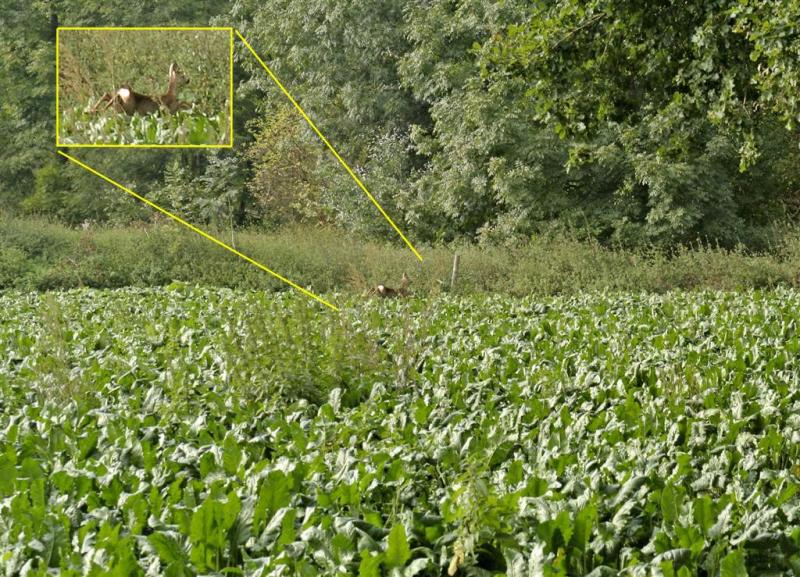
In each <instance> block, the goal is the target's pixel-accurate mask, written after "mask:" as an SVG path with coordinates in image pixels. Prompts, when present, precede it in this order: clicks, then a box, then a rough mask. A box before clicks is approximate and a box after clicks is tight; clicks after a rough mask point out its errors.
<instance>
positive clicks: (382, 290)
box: [370, 273, 408, 298]
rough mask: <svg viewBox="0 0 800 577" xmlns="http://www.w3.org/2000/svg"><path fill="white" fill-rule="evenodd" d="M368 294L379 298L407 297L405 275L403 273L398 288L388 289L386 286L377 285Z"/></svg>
mask: <svg viewBox="0 0 800 577" xmlns="http://www.w3.org/2000/svg"><path fill="white" fill-rule="evenodd" d="M370 294H374V295H377V296H379V297H381V298H396V297H404V296H407V295H408V276H406V273H403V277H402V278H401V279H400V286H399V287H397V288H396V289H395V288H391V287H388V286H386V285H382V284H379V285H378V286H376V287H375V288H374V289H372V290H371V291H370Z"/></svg>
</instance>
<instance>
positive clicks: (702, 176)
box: [0, 0, 800, 250]
mask: <svg viewBox="0 0 800 577" xmlns="http://www.w3.org/2000/svg"><path fill="white" fill-rule="evenodd" d="M151 4H152V3H149V2H136V1H134V2H124V3H123V2H117V1H115V2H87V3H81V4H80V5H78V4H77V3H69V2H52V3H49V4H47V5H45V4H43V3H40V2H33V3H21V2H12V3H11V5H10V6H9V9H8V10H7V11H6V12H5V13H4V16H3V18H4V22H3V23H4V27H3V29H2V32H0V34H2V36H0V51H2V54H3V55H4V58H3V59H2V63H3V64H2V67H3V72H4V74H3V75H2V76H0V78H1V79H0V88H2V93H3V94H4V102H3V107H2V110H1V111H0V123H2V126H0V128H2V130H0V135H2V136H0V138H3V139H5V140H3V141H2V144H3V146H0V182H2V183H3V184H2V185H0V186H3V187H5V188H4V189H3V196H2V199H0V202H1V203H2V207H3V208H5V209H12V210H20V209H21V208H22V209H25V208H27V209H28V210H32V207H35V209H36V210H35V211H36V212H37V213H46V214H48V215H51V216H57V217H59V218H64V219H66V220H68V221H69V222H75V221H78V222H80V221H81V220H83V219H84V218H91V219H93V220H98V221H106V222H119V221H123V222H124V221H125V220H126V218H127V219H128V220H136V219H138V218H141V214H142V213H141V211H139V209H138V208H134V209H129V210H127V211H126V210H124V209H121V207H120V203H119V196H120V194H119V193H118V192H116V191H115V192H114V193H113V194H109V193H108V191H109V190H110V189H109V188H107V186H106V185H105V184H103V183H102V182H98V181H97V180H96V179H94V180H93V179H91V178H89V179H87V178H86V175H81V176H78V175H76V174H75V173H74V172H72V171H70V172H69V173H68V174H66V175H65V176H64V178H63V180H61V181H60V183H61V185H63V188H62V189H61V190H58V191H56V190H51V189H48V192H47V193H46V194H45V193H43V192H42V188H41V187H39V188H38V189H37V187H36V177H35V174H36V171H37V170H39V169H42V167H44V166H46V165H48V164H49V163H50V162H51V161H52V159H51V158H50V153H47V152H46V150H47V148H46V147H45V148H42V143H44V142H52V135H53V120H54V118H53V104H54V103H53V97H54V94H53V80H54V78H53V74H52V57H53V52H54V46H53V41H54V35H53V24H54V23H57V22H60V23H62V24H82V25H92V24H95V25H99V24H103V25H109V24H116V25H124V24H128V25H130V24H136V25H147V24H160V25H167V24H183V25H185V24H190V23H195V24H201V23H202V24H233V25H234V26H236V27H237V28H238V29H240V30H241V31H242V33H243V34H244V35H245V36H246V37H247V38H249V40H250V41H251V42H252V44H253V46H254V47H255V48H256V50H258V51H259V52H260V53H261V54H262V55H263V56H264V57H265V58H266V60H267V62H268V63H269V65H270V66H271V67H272V68H274V70H275V72H276V73H277V74H278V76H279V77H280V78H281V80H283V82H284V83H285V85H286V87H287V88H288V89H289V90H290V91H291V92H292V93H293V94H294V95H295V96H296V97H297V99H298V100H299V101H300V103H301V104H302V105H303V106H304V107H305V108H306V110H307V111H308V112H309V114H310V115H311V117H312V118H313V119H314V120H315V121H316V122H317V124H318V125H319V127H320V128H321V129H322V131H323V132H324V133H325V134H327V135H328V136H329V137H330V140H331V142H332V143H333V144H334V145H335V146H336V148H337V149H338V150H339V151H340V152H341V153H342V155H343V156H344V158H345V159H346V160H347V161H348V162H349V163H350V164H351V165H352V167H353V169H354V170H355V171H356V172H357V173H358V174H359V175H361V176H362V177H363V180H364V181H365V182H366V184H367V186H368V187H369V188H370V189H371V191H372V192H373V194H374V195H375V196H376V197H377V198H378V200H379V201H380V202H381V203H382V204H383V206H384V207H385V208H386V209H387V211H388V212H389V213H390V215H392V217H393V218H394V219H395V220H396V221H397V223H398V224H399V225H400V227H401V228H402V229H403V230H404V231H405V232H407V233H408V235H409V237H410V238H411V239H412V240H414V241H416V242H417V243H419V242H430V243H436V242H441V241H445V242H447V241H451V240H459V241H461V240H468V241H473V240H478V241H481V242H484V243H488V244H501V245H504V244H511V243H514V242H518V241H523V242H524V241H525V240H526V239H529V238H530V237H531V236H532V235H540V234H551V233H553V232H554V231H556V232H557V231H565V230H566V231H570V234H575V235H578V236H579V237H581V238H585V239H594V240H599V241H600V242H601V243H603V244H605V245H614V246H626V247H639V248H645V249H649V248H650V247H658V248H660V249H667V250H673V249H675V248H676V247H677V246H679V245H687V244H689V243H692V242H694V241H695V240H696V239H701V240H702V241H703V242H704V243H711V244H713V245H717V244H719V245H721V246H725V247H728V248H731V247H735V246H738V245H739V244H743V245H745V246H747V247H748V248H750V249H757V250H763V249H765V248H768V247H769V245H770V242H771V241H772V240H773V238H771V237H770V234H771V232H772V231H773V230H774V227H775V225H776V224H777V225H783V224H785V223H787V222H790V221H792V220H793V219H795V218H796V216H797V215H798V210H799V209H798V206H800V201H799V200H798V190H800V176H798V174H799V173H798V169H797V167H798V166H800V146H798V145H799V144H800V141H798V129H797V114H798V107H799V106H800V104H798V103H799V102H800V97H798V95H797V90H796V86H797V83H798V72H797V67H796V66H795V63H796V61H797V60H798V54H800V40H799V39H800V33H798V24H797V23H798V22H800V6H798V4H797V2H796V0H779V1H775V2H767V1H763V0H759V1H755V2H754V1H750V0H724V1H722V2H716V1H710V0H709V1H701V2H694V3H692V4H691V5H687V4H686V2H682V1H678V0H675V1H672V0H670V1H666V2H661V3H658V4H657V5H654V4H653V3H651V2H644V1H642V0H595V1H593V2H589V3H587V2H583V1H579V0H559V1H557V2H544V3H541V2H539V3H531V2H528V1H523V0H507V1H503V2H499V1H494V0H469V1H463V2H455V3H454V2H452V1H450V0H432V1H428V0H426V1H422V0H403V1H402V2H394V1H391V2H390V1H386V0H370V1H368V2H363V1H356V0H344V1H342V2H336V3H331V2H327V1H322V0H295V1H288V0H279V1H275V2H266V3H264V2H255V1H251V0H245V1H242V2H237V3H234V4H233V5H229V4H227V3H218V2H211V3H196V2H191V3H188V4H186V5H181V6H172V5H166V4H160V5H158V6H154V5H151ZM212 16H213V18H212ZM197 19H201V21H197ZM203 19H205V20H210V21H209V22H204V21H202V20H203ZM190 20H194V21H193V22H190ZM195 48H197V50H195V52H197V53H198V54H199V53H202V54H205V55H206V56H207V55H208V54H207V52H204V51H203V50H201V49H200V48H199V47H197V46H195ZM187 49H188V48H187ZM67 56H68V55H67ZM158 57H159V58H161V57H163V58H167V56H166V55H159V56H158ZM152 58H155V56H152ZM101 60H102V59H101ZM215 62H216V60H215ZM101 64H102V61H100V60H98V66H100V65H101ZM106 64H107V63H106ZM162 67H163V63H162ZM106 69H108V67H107V66H106ZM147 69H148V70H149V69H150V67H149V66H148V67H147ZM73 70H77V71H80V67H77V68H76V67H75V66H73ZM76 74H77V73H76ZM235 74H236V95H237V97H236V109H237V114H238V116H237V118H236V128H237V134H236V139H235V140H236V142H237V143H238V146H239V147H240V148H238V149H237V150H236V152H235V156H233V157H231V159H230V160H229V161H228V162H229V163H230V164H231V167H232V168H233V169H234V171H235V172H236V174H237V178H236V179H235V180H236V181H237V182H240V183H241V187H242V189H245V188H246V189H247V191H246V193H245V192H241V193H238V194H237V195H233V196H237V199H236V202H231V201H230V200H229V199H224V200H219V203H220V204H223V205H233V204H235V205H237V208H236V211H235V212H236V214H237V217H236V218H234V219H233V221H234V225H235V226H240V225H242V224H245V223H247V224H248V225H256V224H263V225H264V226H267V227H272V226H275V225H276V224H285V223H286V222H287V221H289V222H292V221H301V222H316V223H322V224H324V225H326V226H327V225H331V224H334V225H337V226H340V227H342V228H346V229H347V230H351V231H358V232H359V233H361V234H366V235H370V236H373V237H376V238H381V239H386V238H394V236H395V235H394V232H393V231H392V230H391V228H390V227H389V226H388V224H387V223H385V222H384V221H383V220H382V218H381V216H380V214H379V213H378V211H377V210H376V208H375V207H374V206H373V205H372V203H370V202H369V201H368V200H367V199H366V198H365V197H364V195H363V193H362V192H361V191H360V190H359V189H358V188H357V187H356V186H355V184H354V183H353V182H352V180H351V179H350V177H349V176H348V175H347V174H345V173H344V172H343V170H342V168H341V167H340V166H338V164H337V163H336V162H334V161H333V160H332V158H331V156H330V154H329V152H328V151H327V150H326V149H325V148H324V147H323V146H322V145H321V144H320V143H319V142H318V141H317V138H316V136H315V135H313V134H312V133H311V132H310V131H308V130H306V129H304V128H302V124H298V123H297V117H295V118H294V120H295V122H294V123H293V122H292V121H291V120H290V117H291V115H292V114H294V112H293V111H292V110H291V109H289V111H288V112H287V111H286V105H287V103H286V100H285V98H284V96H283V95H282V94H281V93H280V91H279V90H278V89H277V87H276V86H275V85H274V84H273V83H272V81H271V80H270V79H269V78H268V77H267V75H266V74H265V73H264V71H263V70H262V69H261V68H260V67H259V66H258V64H257V63H256V62H255V60H254V59H253V58H252V56H251V55H250V54H249V52H247V51H245V50H241V49H237V53H236V55H235ZM153 82H154V83H155V84H154V86H156V85H157V80H155V79H154V80H153ZM72 84H73V85H74V86H80V83H75V82H73V83H72ZM207 92H208V91H205V92H204V94H206V93H207ZM204 98H205V97H204ZM209 98H210V96H209ZM223 120H224V119H223ZM223 124H224V122H223ZM82 158H85V159H86V160H87V161H91V160H92V159H96V158H102V153H100V154H99V155H97V156H95V155H93V154H90V153H89V152H88V151H87V154H86V156H85V157H82ZM141 158H143V157H141V156H138V155H135V154H126V155H124V156H120V155H116V156H115V161H114V163H113V164H111V163H109V162H107V161H104V162H105V165H106V168H108V167H110V169H109V170H108V172H109V173H110V175H111V176H112V177H115V178H118V179H120V180H123V181H124V182H125V184H129V185H132V186H133V185H136V186H133V188H135V189H137V190H139V191H140V192H145V191H147V192H154V193H157V191H158V189H160V188H161V187H162V186H163V184H164V182H165V174H164V170H165V168H166V166H168V165H171V162H170V160H171V159H170V157H169V156H168V155H167V154H166V153H164V154H163V155H162V156H161V157H159V158H158V159H153V158H152V157H150V158H149V162H147V163H145V162H142V161H141ZM59 162H60V160H59ZM90 164H91V162H90ZM208 165H209V163H208V162H207V161H206V160H204V159H202V158H200V157H199V156H195V157H194V160H189V157H188V156H183V155H181V159H180V168H181V170H182V171H183V173H184V174H183V176H182V178H184V180H185V182H187V183H191V186H196V185H197V184H198V183H204V184H203V185H202V186H204V187H205V186H206V185H207V188H206V190H205V191H204V194H203V195H202V196H204V197H206V198H207V197H208V196H209V195H217V194H229V192H230V187H229V186H228V184H226V183H228V182H230V180H226V181H225V182H223V183H220V184H219V185H218V186H217V185H215V184H214V183H213V182H212V180H213V178H214V176H213V174H212V173H207V172H206V168H207V167H208ZM48 170H49V169H48ZM170 170H172V169H170ZM223 172H224V171H223ZM167 176H168V178H166V180H172V179H173V177H174V176H175V173H174V172H172V173H170V174H169V175H167ZM222 177H223V178H227V176H224V175H223V176H222ZM76 180H80V182H76ZM90 181H91V182H90ZM137 187H138V188H137ZM223 190H226V191H228V192H221V191H223ZM99 191H102V192H99ZM212 191H214V192H212ZM62 193H67V194H71V195H75V200H74V201H72V202H71V204H72V205H73V206H72V207H70V208H68V209H67V208H65V203H64V201H63V199H60V198H58V196H59V195H61V194H62ZM165 194H166V193H165ZM48 195H53V196H54V197H55V198H52V199H51V198H47V196H48ZM32 196H33V197H35V198H34V199H33V200H30V201H27V204H26V206H23V207H20V203H21V202H22V201H23V200H25V199H27V198H29V197H32ZM90 199H94V201H93V202H90ZM212 204H214V203H213V202H212ZM80 206H85V207H87V208H86V210H85V211H84V213H85V214H83V215H81V214H80V210H79V208H78V207H80ZM176 208H177V207H176ZM186 208H187V209H189V210H190V211H193V210H194V208H192V207H190V206H188V205H187V206H186ZM229 220H230V219H229Z"/></svg>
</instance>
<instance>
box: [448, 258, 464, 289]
mask: <svg viewBox="0 0 800 577" xmlns="http://www.w3.org/2000/svg"><path fill="white" fill-rule="evenodd" d="M460 262H461V257H460V256H459V255H458V253H456V254H454V255H453V272H452V274H451V275H450V292H453V290H454V289H455V288H456V279H458V265H459V263H460Z"/></svg>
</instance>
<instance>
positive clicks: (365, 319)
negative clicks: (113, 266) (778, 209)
mask: <svg viewBox="0 0 800 577" xmlns="http://www.w3.org/2000/svg"><path fill="white" fill-rule="evenodd" d="M353 304H355V303H353ZM0 308H2V310H4V311H5V314H4V315H3V317H2V319H1V320H0V348H1V349H2V350H3V351H5V354H4V355H3V357H2V359H0V393H1V394H0V409H2V410H0V560H2V567H3V569H4V571H5V574H8V575H12V574H17V573H23V574H27V575H45V574H46V573H47V571H48V568H49V569H51V570H53V569H60V570H61V573H60V574H61V575H99V574H114V575H161V574H164V575H197V574H207V575H208V574H214V575H221V574H223V572H226V573H227V574H230V573H231V572H234V573H236V572H239V570H243V571H244V573H245V574H248V575H286V574H293V575H360V576H362V577H366V576H376V575H381V574H384V575H386V574H390V575H409V576H410V575H420V576H422V575H431V576H433V575H441V574H443V573H445V572H446V573H448V574H450V575H453V574H457V575H475V576H485V575H499V574H506V575H514V576H523V575H525V576H527V575H591V576H593V577H596V576H605V575H617V574H622V573H623V572H624V574H626V575H665V576H667V575H679V576H690V575H708V576H715V575H719V576H721V577H734V576H737V577H738V576H746V575H800V556H799V555H798V551H800V529H798V527H800V493H798V488H800V468H798V462H800V453H799V452H798V450H799V449H800V419H798V414H800V383H799V382H798V374H800V371H799V370H798V366H797V359H798V358H800V357H798V353H799V352H800V334H798V326H799V325H800V316H799V315H798V311H799V310H800V294H798V293H797V292H795V291H791V290H780V291H777V292H765V293H760V292H751V293H747V294H735V293H698V294H691V295H687V294H679V293H673V294H668V295H665V296H646V295H594V296H587V295H580V296H576V297H570V298H548V299H531V298H528V299H522V300H513V299H508V298H497V297H491V298H468V299H467V298H453V297H447V298H444V297H443V298H439V299H434V300H430V301H427V302H426V301H422V300H410V301H405V302H392V303H385V301H383V302H381V303H378V302H371V303H365V304H355V306H348V307H345V309H344V310H343V313H342V314H341V315H334V314H327V313H320V311H319V310H318V309H317V308H316V305H315V304H313V303H311V301H307V300H306V299H304V298H303V297H299V296H294V295H292V296H284V297H278V298H276V297H274V296H270V295H266V294H264V293H259V292H249V293H235V292H231V291H228V290H199V289H188V288H186V287H185V286H182V285H173V286H171V287H168V288H167V289H160V290H134V289H128V290H122V291H111V292H99V291H88V290H82V291H74V292H66V293H60V294H50V295H41V294H30V295H26V294H21V293H15V292H6V293H4V294H2V295H0Z"/></svg>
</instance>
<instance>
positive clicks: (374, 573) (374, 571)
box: [358, 552, 383, 577]
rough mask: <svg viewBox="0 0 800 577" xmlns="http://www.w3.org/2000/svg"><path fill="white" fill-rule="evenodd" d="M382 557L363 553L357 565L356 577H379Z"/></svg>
mask: <svg viewBox="0 0 800 577" xmlns="http://www.w3.org/2000/svg"><path fill="white" fill-rule="evenodd" d="M382 560H383V555H382V554H378V555H370V554H369V553H367V552H365V554H364V556H363V557H361V563H359V565H358V577H381V572H380V565H381V561H382Z"/></svg>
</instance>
